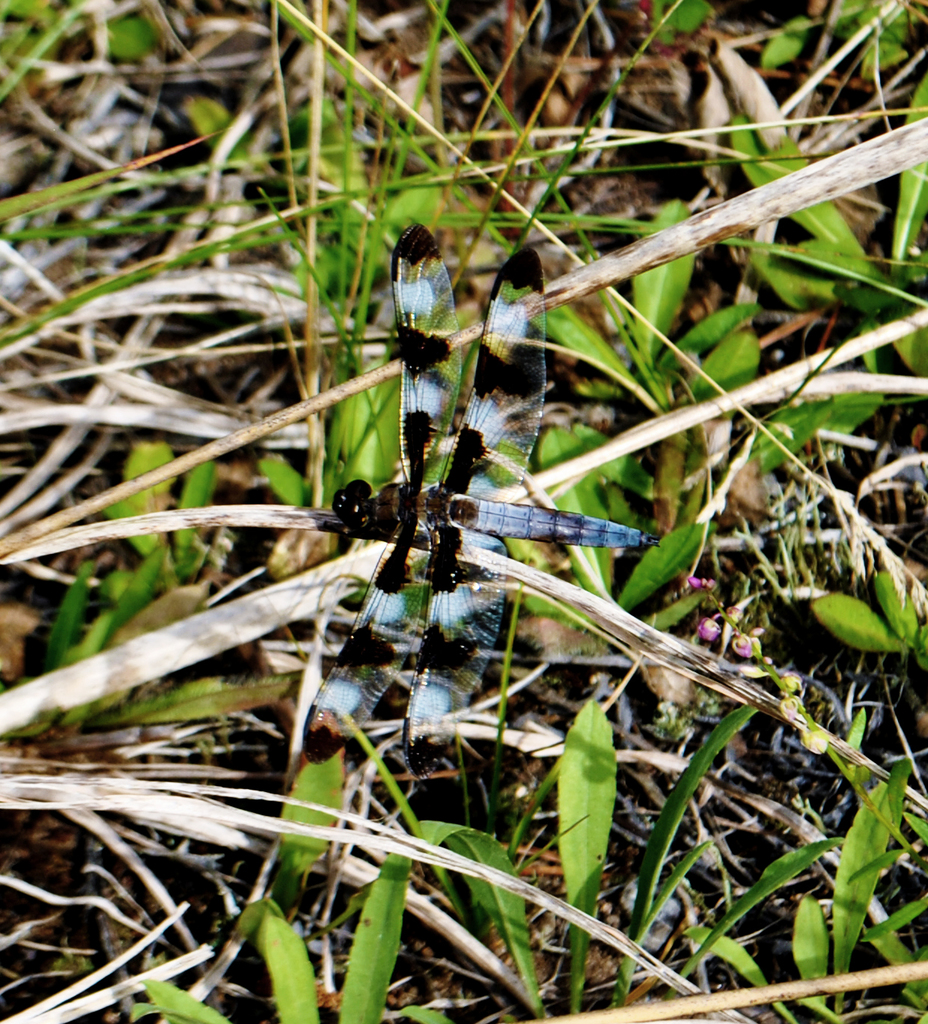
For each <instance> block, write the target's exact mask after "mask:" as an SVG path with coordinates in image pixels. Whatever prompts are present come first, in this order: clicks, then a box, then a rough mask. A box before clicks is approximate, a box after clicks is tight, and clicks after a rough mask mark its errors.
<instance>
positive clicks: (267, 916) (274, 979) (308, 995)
mask: <svg viewBox="0 0 928 1024" xmlns="http://www.w3.org/2000/svg"><path fill="white" fill-rule="evenodd" d="M239 928H240V929H241V931H242V934H244V935H245V937H246V938H247V939H248V941H249V942H250V943H251V944H252V945H253V946H254V947H255V948H256V949H257V950H258V952H259V953H260V954H261V958H262V959H263V960H264V963H265V965H266V967H267V970H268V973H269V974H270V976H271V985H272V987H273V989H274V1002H275V1003H276V1004H277V1014H278V1016H279V1017H280V1024H319V1010H318V1009H317V1007H316V979H315V977H314V975H313V968H312V964H310V962H309V957H308V956H307V953H306V944H305V943H304V941H303V939H302V938H300V936H299V935H297V934H296V932H295V931H294V930H293V928H292V927H291V926H290V925H289V924H288V922H287V921H286V919H285V918H284V916H283V914H282V913H281V912H280V908H279V907H278V906H277V904H276V903H274V901H273V900H261V901H260V902H258V903H251V904H249V905H248V906H247V907H246V908H245V910H244V911H243V912H242V916H241V917H240V918H239Z"/></svg>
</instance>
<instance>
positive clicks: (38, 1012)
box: [0, 0, 928, 1024]
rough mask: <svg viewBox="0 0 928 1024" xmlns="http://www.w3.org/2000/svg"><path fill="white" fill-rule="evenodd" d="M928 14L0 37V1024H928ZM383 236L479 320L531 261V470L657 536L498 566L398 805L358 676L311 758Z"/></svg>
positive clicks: (402, 20)
mask: <svg viewBox="0 0 928 1024" xmlns="http://www.w3.org/2000/svg"><path fill="white" fill-rule="evenodd" d="M924 22H925V14H924V10H923V8H922V7H921V6H918V5H914V4H913V5H911V6H907V5H906V4H903V3H899V2H895V0H888V2H887V3H885V4H884V5H882V6H881V7H879V8H876V7H873V6H872V5H867V4H858V5H857V6H852V5H851V4H850V2H849V0H848V2H842V0H833V2H832V4H831V5H828V6H823V5H821V4H816V3H815V2H814V0H810V5H809V7H808V8H807V9H800V8H798V7H797V8H796V9H795V10H794V9H792V8H789V7H788V6H787V7H784V8H783V9H776V10H772V9H770V8H764V7H763V6H761V5H752V4H749V3H734V4H724V5H723V4H721V3H715V4H713V5H710V4H709V3H707V2H706V0H681V2H680V3H677V4H676V5H674V6H673V7H671V6H670V5H668V4H665V3H659V2H657V0H653V2H652V0H649V2H647V3H645V2H641V3H634V2H631V3H618V4H614V5H606V4H599V3H597V2H595V0H594V2H593V3H591V4H590V5H589V6H588V7H586V8H584V7H582V5H580V4H563V3H560V2H559V0H541V2H539V3H538V5H537V6H536V7H534V8H532V9H531V10H530V9H528V8H526V7H523V6H522V5H520V4H515V3H509V4H508V5H507V4H495V5H486V4H481V3H471V2H468V0H465V2H463V3H456V4H451V5H447V4H446V5H443V6H440V7H438V6H433V5H430V4H426V3H420V4H412V5H409V6H407V5H404V4H403V3H401V2H397V3H395V4H389V5H388V4H382V5H379V6H378V5H377V4H376V3H375V4H370V3H364V4H362V5H360V6H355V5H353V4H349V5H346V4H344V3H343V2H339V3H332V4H328V3H324V2H323V0H317V2H316V4H315V6H314V8H313V10H306V9H303V8H302V7H300V6H298V5H293V6H291V4H290V3H289V2H287V0H277V3H276V5H272V6H271V7H269V8H268V7H265V6H262V5H256V4H252V3H249V2H247V0H245V2H242V3H239V4H236V5H227V6H225V7H223V6H222V5H218V4H215V5H197V3H196V2H195V0H186V2H183V3H180V2H175V0H164V2H158V0H153V2H146V3H137V2H135V0H126V2H124V3H122V4H119V5H117V4H115V3H112V2H110V0H86V2H76V3H72V4H64V3H61V2H58V0H8V2H7V3H5V4H3V11H2V15H0V24H2V35H0V61H2V75H0V223H2V234H0V352H2V356H3V360H2V364H0V422H2V430H0V435H2V470H3V473H2V480H3V486H2V488H0V559H2V564H3V568H2V569H0V572H2V577H0V579H2V591H0V675H2V681H3V687H4V690H3V692H0V730H2V732H3V734H4V741H3V743H2V745H0V808H2V816H0V828H2V839H3V841H2V845H0V853H2V860H3V863H2V868H0V885H2V893H3V895H2V899H0V949H2V950H3V953H2V957H0V1014H2V1015H3V1016H5V1017H6V1019H8V1020H16V1021H51V1020H66V1019H67V1020H71V1019H76V1018H78V1017H79V1016H81V1015H86V1016H87V1017H88V1019H92V1020H105V1021H117V1020H127V1021H128V1020H129V1019H131V1018H132V1014H133V1012H134V1011H133V1006H134V1005H136V1004H139V1003H142V1004H144V1003H146V1002H148V1003H150V1004H153V1006H155V1007H161V1012H162V1013H164V1014H165V1015H166V1016H168V1018H169V1019H171V1020H202V1021H217V1020H221V1019H224V1018H223V1017H221V1016H219V1014H222V1015H224V1017H226V1018H228V1019H230V1020H234V1021H251V1020H254V1021H264V1020H272V1019H275V1015H277V1017H279V1019H280V1020H282V1021H291V1020H294V1021H295V1020H299V1021H303V1022H305V1021H312V1020H323V1021H330V1020H331V1021H334V1020H336V1019H340V1020H341V1021H343V1022H345V1024H356V1022H358V1024H360V1022H367V1021H371V1022H376V1021H379V1020H381V1019H411V1020H418V1021H427V1022H436V1021H453V1022H461V1024H472V1022H478V1021H479V1022H490V1021H502V1020H527V1019H530V1018H540V1017H544V1016H556V1015H565V1014H568V1013H570V1012H578V1011H581V1010H583V1011H592V1010H597V1009H603V1008H606V1007H609V1006H610V1005H613V1004H615V1005H618V1006H622V1005H623V1004H624V1006H625V1007H626V1008H623V1009H619V1010H616V1011H615V1014H614V1015H613V1016H609V1017H608V1019H609V1020H614V1021H620V1020H621V1021H630V1020H648V1019H657V1018H658V1017H659V1016H660V1015H661V1013H662V1012H663V1011H667V1010H668V1009H669V1012H670V1013H671V1014H672V1015H673V1016H681V1015H682V1014H683V1013H684V1012H695V1010H692V1011H682V1010H681V1009H680V1005H681V1004H680V1003H679V1002H678V1000H671V1001H670V1002H669V1004H668V1003H666V1002H664V1001H662V1000H661V996H663V995H665V994H668V993H677V994H678V995H679V996H681V997H682V996H686V995H689V994H691V993H693V992H698V991H702V992H707V993H709V992H711V993H719V994H720V998H719V999H718V1000H717V1001H716V1002H714V1003H712V1002H710V1003H709V1004H708V1005H704V1006H702V1007H701V1009H702V1010H703V1011H704V1012H708V1011H710V1010H714V1011H716V1012H717V1013H723V1014H724V1015H725V1016H726V1017H728V1018H736V1019H738V1020H740V1021H743V1020H744V1019H745V1017H746V1016H749V1017H755V1018H757V1017H760V1018H763V1019H764V1020H767V1019H771V1018H773V1017H775V1016H779V1017H782V1018H783V1019H784V1020H786V1021H788V1022H792V1021H796V1020H813V1019H817V1020H824V1021H827V1022H829V1024H836V1022H837V1021H839V1020H844V1019H848V1020H850V1019H866V1020H870V1019H873V1020H900V1021H901V1020H902V1019H904V1018H919V1017H922V1016H923V1015H924V1013H925V1012H926V1010H928V983H926V978H928V972H926V971H925V969H924V967H923V966H922V964H921V962H920V961H921V960H922V959H923V958H924V953H925V947H923V946H922V942H923V941H924V938H925V932H924V925H923V911H924V910H925V909H926V902H925V900H924V898H923V894H924V891H925V888H926V871H928V865H926V863H925V861H924V860H923V859H922V856H921V850H922V847H923V845H924V842H925V841H926V840H928V823H926V820H925V819H926V814H928V799H926V797H925V795H924V793H925V791H924V785H923V782H922V778H921V775H920V768H921V758H922V755H923V752H924V751H923V746H924V743H923V737H924V736H925V735H928V716H926V712H925V706H924V684H925V681H926V678H928V676H926V670H928V644H926V630H925V627H924V625H923V623H924V622H925V617H926V615H925V612H926V606H928V602H926V598H925V590H924V580H925V566H926V546H925V533H924V517H925V509H926V507H928V497H926V476H925V465H926V461H928V456H926V455H925V440H926V437H928V415H926V408H925V405H924V402H923V401H922V399H923V396H924V395H925V393H926V380H928V334H926V331H928V310H926V303H925V300H924V297H923V296H924V281H925V278H926V275H928V266H926V264H925V261H924V258H923V256H922V246H923V244H924V241H925V226H924V221H925V217H926V213H928V184H926V169H928V129H926V127H925V126H928V120H924V121H923V120H921V118H922V117H923V116H924V114H925V112H926V108H928V75H926V72H928V61H926V59H925V58H926V51H925V49H924V48H923V47H924V43H925V39H926V31H925V24H924ZM756 126H761V127H756ZM198 136H205V137H206V138H205V139H202V140H201V141H199V142H196V143H194V144H191V142H192V140H193V139H195V138H196V137H198ZM169 151H170V152H169ZM146 157H149V158H151V157H153V159H147V160H146V159H144V158H146ZM416 221H418V222H421V223H425V224H428V225H430V226H431V227H432V228H433V229H434V230H435V231H436V234H437V236H438V238H439V240H440V243H441V245H442V247H443V250H444V252H445V256H446V261H447V263H448V266H449V268H450V270H451V273H452V276H453V277H454V278H455V281H456V292H457V296H458V310H459V314H460V317H461V321H462V323H464V324H465V325H467V330H466V331H465V332H464V333H465V334H467V336H468V338H469V339H472V338H474V337H475V336H476V330H475V329H472V328H473V327H474V326H479V320H480V318H481V316H482V315H483V311H484V309H485V305H486V301H487V296H488V293H489V287H490V284H491V282H492V278H493V274H494V272H495V270H496V269H497V268H498V267H499V265H500V264H501V263H502V261H503V260H504V259H505V257H506V256H507V255H508V254H509V253H510V252H512V251H513V250H514V249H515V248H517V247H518V246H519V245H522V244H531V245H532V246H534V247H535V248H536V249H537V251H538V252H539V254H540V256H541V259H542V262H543V265H544V268H545V274H546V278H547V280H548V298H549V314H548V334H549V352H548V392H547V396H546V405H545V417H544V423H543V426H542V433H541V437H540V440H539V443H538V445H537V449H536V451H535V454H534V456H533V461H532V463H531V465H530V470H531V473H532V475H531V479H530V481H529V482H528V483H529V488H530V492H531V493H532V495H533V496H534V497H536V498H540V499H541V500H545V499H544V495H545V494H547V496H548V498H551V499H555V500H557V501H559V502H561V503H562V504H563V505H564V507H569V508H572V509H576V510H580V511H584V512H587V513H588V514H591V515H598V516H601V517H607V518H611V519H616V520H620V521H623V522H627V523H629V524H630V525H632V526H636V527H638V528H641V529H646V530H650V531H653V532H657V533H659V534H660V535H661V537H662V544H661V547H660V548H658V549H655V550H653V551H649V552H648V553H647V554H646V555H644V556H643V557H642V556H641V555H640V553H630V554H629V555H628V556H627V557H623V558H619V559H617V560H616V559H614V558H613V556H612V555H607V554H604V553H602V552H592V553H591V552H577V551H568V550H566V549H563V548H558V547H556V546H555V545H529V544H527V543H522V544H519V543H513V544H512V545H511V547H510V554H511V555H512V556H513V557H514V558H515V559H518V561H509V562H506V563H504V564H500V565H499V568H500V569H504V570H505V571H506V572H507V573H508V574H509V576H510V577H511V579H512V580H513V601H512V602H511V603H510V614H508V615H507V619H508V618H511V619H512V623H513V624H512V627H511V628H509V629H508V631H507V629H506V628H504V631H503V635H502V636H501V638H500V641H499V645H498V646H499V647H500V651H499V652H498V655H497V656H496V657H494V659H493V660H492V663H491V668H490V671H489V673H488V675H487V678H486V680H485V682H484V688H483V690H482V692H481V693H480V694H478V695H477V696H476V699H475V702H474V705H473V707H472V709H471V710H470V712H469V714H468V715H467V716H465V717H464V718H463V720H462V721H461V723H460V735H461V743H460V746H459V750H458V752H457V760H456V761H454V760H449V761H448V762H447V764H445V765H444V766H443V768H442V770H440V771H439V772H437V773H436V775H435V776H434V777H433V778H432V779H430V780H428V781H425V782H421V781H417V780H415V779H413V778H411V777H410V776H409V775H408V774H406V771H405V766H404V765H403V762H402V756H401V750H400V743H399V736H400V731H401V730H400V724H401V723H400V719H401V717H402V713H403V703H404V695H403V693H402V692H397V693H395V694H394V693H390V694H388V696H387V698H386V699H385V700H384V701H383V702H382V704H381V706H380V708H379V711H378V714H377V716H376V721H375V722H373V723H370V725H369V728H368V729H367V735H368V739H369V742H363V743H362V742H361V741H360V740H359V741H353V742H351V743H350V744H349V745H348V748H347V752H346V756H345V758H344V760H342V759H335V760H334V761H332V762H330V763H328V764H325V765H322V766H309V767H307V766H306V765H305V763H303V762H302V761H301V757H300V753H301V743H302V734H303V722H304V720H305V715H306V712H307V709H308V707H309V705H310V703H311V699H312V698H311V694H312V692H314V689H315V688H316V687H317V686H318V684H319V680H320V679H321V678H322V676H323V674H324V672H325V671H326V670H327V668H328V667H329V666H330V664H331V658H332V657H333V655H334V653H336V652H337V650H338V648H339V647H340V645H341V643H342V642H343V640H344V637H345V635H346V633H347V631H348V630H349V629H350V626H351V623H352V621H353V615H354V613H355V611H356V610H357V607H358V601H359V599H360V596H361V593H363V581H365V580H366V579H369V578H370V575H371V572H372V571H373V567H374V564H375V559H376V556H377V551H376V550H372V549H371V547H370V546H369V545H363V544H359V543H354V544H351V543H349V541H348V540H347V539H346V538H339V537H334V536H333V535H332V534H329V533H322V532H317V531H314V530H312V529H311V527H312V526H313V525H318V524H320V523H322V522H323V521H324V520H325V513H323V512H321V511H318V510H320V509H324V508H326V507H327V506H328V505H329V504H330V502H331V499H332V495H333V493H334V491H335V490H336V488H338V487H340V486H343V485H344V483H345V482H346V481H348V480H351V479H353V478H356V477H362V478H365V479H369V480H370V481H371V482H372V483H373V484H374V485H375V486H377V485H382V484H384V483H386V482H388V481H389V480H390V479H391V478H393V476H394V474H395V472H396V467H397V465H398V454H399V453H398V440H397V431H396V418H397V404H398V403H397V394H398V393H397V367H396V365H395V364H394V363H391V362H390V361H389V359H390V355H391V347H390V345H391V338H392V319H393V310H392V299H391V294H390V284H389V279H388V267H389V257H390V251H391V248H392V246H393V244H394V243H395V241H396V239H397V237H398V235H399V234H400V232H401V231H402V230H403V228H404V227H405V226H406V225H408V224H409V223H412V222H416ZM314 509H315V510H316V511H313V510H314ZM359 580H360V581H361V583H360V584H359V583H358V582H357V581H359ZM517 585H518V589H517ZM359 588H360V589H359ZM500 708H502V712H501V711H500ZM752 710H753V712H754V713H753V714H752ZM288 795H289V796H292V797H293V798H294V799H295V802H290V803H287V804H286V805H285V804H284V798H285V797H287V796H288ZM301 801H302V803H301ZM307 804H308V805H309V806H307ZM887 966H891V967H892V968H893V971H894V972H895V973H890V974H887V973H885V972H884V973H883V974H874V975H868V976H867V977H865V978H863V979H857V980H856V981H854V980H851V981H848V980H845V979H844V975H845V974H847V972H848V971H850V970H852V969H853V970H857V971H860V970H871V969H872V970H878V969H885V968H886V967H887ZM826 976H828V977H826ZM798 979H810V980H809V984H808V987H807V988H804V989H801V990H799V989H787V990H783V991H782V992H779V993H773V992H771V991H768V990H766V989H762V988H761V990H760V992H759V993H758V991H757V989H758V988H760V987H761V986H764V985H765V984H766V983H768V982H771V983H772V982H786V981H790V980H798ZM816 979H824V980H816ZM168 982H171V983H172V984H168ZM879 985H883V986H886V985H891V986H893V987H890V988H885V987H884V988H879V987H877V986H879ZM829 986H830V987H829ZM845 991H846V992H847V994H844V992H845ZM800 997H803V998H802V1000H801V1002H796V1001H795V1000H798V999H800ZM726 1000H727V1001H726ZM782 1000H787V1002H783V1001H782ZM204 1004H205V1005H204ZM749 1006H754V1007H756V1008H755V1009H747V1007H749ZM629 1007H630V1009H629ZM136 1012H137V1005H136ZM636 1013H637V1014H638V1015H637V1016H635V1015H634V1014H636ZM589 1019H591V1020H592V1019H596V1020H604V1019H606V1018H605V1017H595V1018H594V1017H591V1018H589Z"/></svg>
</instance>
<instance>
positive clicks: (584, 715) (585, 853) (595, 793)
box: [557, 701, 616, 1013]
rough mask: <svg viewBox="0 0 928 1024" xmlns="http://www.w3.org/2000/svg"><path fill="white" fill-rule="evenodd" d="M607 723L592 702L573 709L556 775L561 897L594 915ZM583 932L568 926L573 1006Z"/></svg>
mask: <svg viewBox="0 0 928 1024" xmlns="http://www.w3.org/2000/svg"><path fill="white" fill-rule="evenodd" d="M615 776H616V766H615V749H614V747H613V741H612V727H611V726H610V725H609V722H608V720H607V718H606V716H605V714H604V713H603V711H602V708H600V706H599V705H598V704H597V703H596V702H595V701H590V702H589V703H588V704H586V705H585V706H584V707H583V709H582V710H581V711H580V714H578V715H577V718H576V720H575V721H574V724H573V725H572V726H571V728H570V731H569V732H568V733H567V739H566V740H565V742H564V754H563V756H562V758H561V769H560V774H559V776H558V780H557V781H558V785H557V794H558V819H559V823H560V827H559V837H558V847H559V849H560V853H561V865H562V867H563V869H564V882H565V886H566V889H567V902H568V903H570V904H571V906H574V907H577V909H578V910H582V911H584V912H585V913H587V914H591V915H595V913H596V899H597V896H598V895H599V882H600V878H601V877H602V872H603V864H604V863H605V860H606V850H607V849H608V844H609V832H610V829H611V828H612V814H613V810H614V808H615V793H616V781H615ZM589 945H590V937H589V934H588V933H587V932H584V931H582V930H581V929H579V928H576V927H574V926H573V925H571V928H570V951H571V961H570V1003H571V1010H572V1012H574V1013H577V1012H579V1008H580V1003H581V999H582V996H583V984H584V979H585V976H586V955H587V950H588V949H589Z"/></svg>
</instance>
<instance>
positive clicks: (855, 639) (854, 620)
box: [812, 594, 905, 653]
mask: <svg viewBox="0 0 928 1024" xmlns="http://www.w3.org/2000/svg"><path fill="white" fill-rule="evenodd" d="M812 613H813V615H815V617H816V618H817V619H818V621H819V622H820V623H821V624H822V625H823V626H824V627H825V629H827V630H828V632H829V633H831V634H832V636H835V637H837V638H838V639H839V640H840V641H841V642H842V643H845V644H847V645H848V646H850V647H853V648H855V650H858V651H884V652H887V653H888V652H893V651H903V650H905V643H904V642H903V641H902V640H900V639H899V637H898V636H896V634H895V633H894V632H893V631H892V629H891V627H890V625H889V623H888V622H887V621H886V619H884V618H883V617H882V616H881V615H877V613H876V612H875V611H873V609H872V608H871V607H870V606H869V605H867V604H864V602H863V601H859V600H858V599H857V598H856V597H851V596H850V595H849V594H827V595H826V596H825V597H820V598H818V600H816V601H813V602H812Z"/></svg>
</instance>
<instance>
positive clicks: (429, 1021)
mask: <svg viewBox="0 0 928 1024" xmlns="http://www.w3.org/2000/svg"><path fill="white" fill-rule="evenodd" d="M397 1012H398V1013H399V1015H400V1016H401V1017H405V1018H406V1019H407V1020H414V1021H417V1022H418V1024H454V1021H453V1020H451V1018H450V1017H446V1016H445V1015H444V1014H443V1013H439V1012H438V1010H429V1009H427V1008H426V1007H424V1006H404V1007H403V1009H402V1010H398V1011H397Z"/></svg>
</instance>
